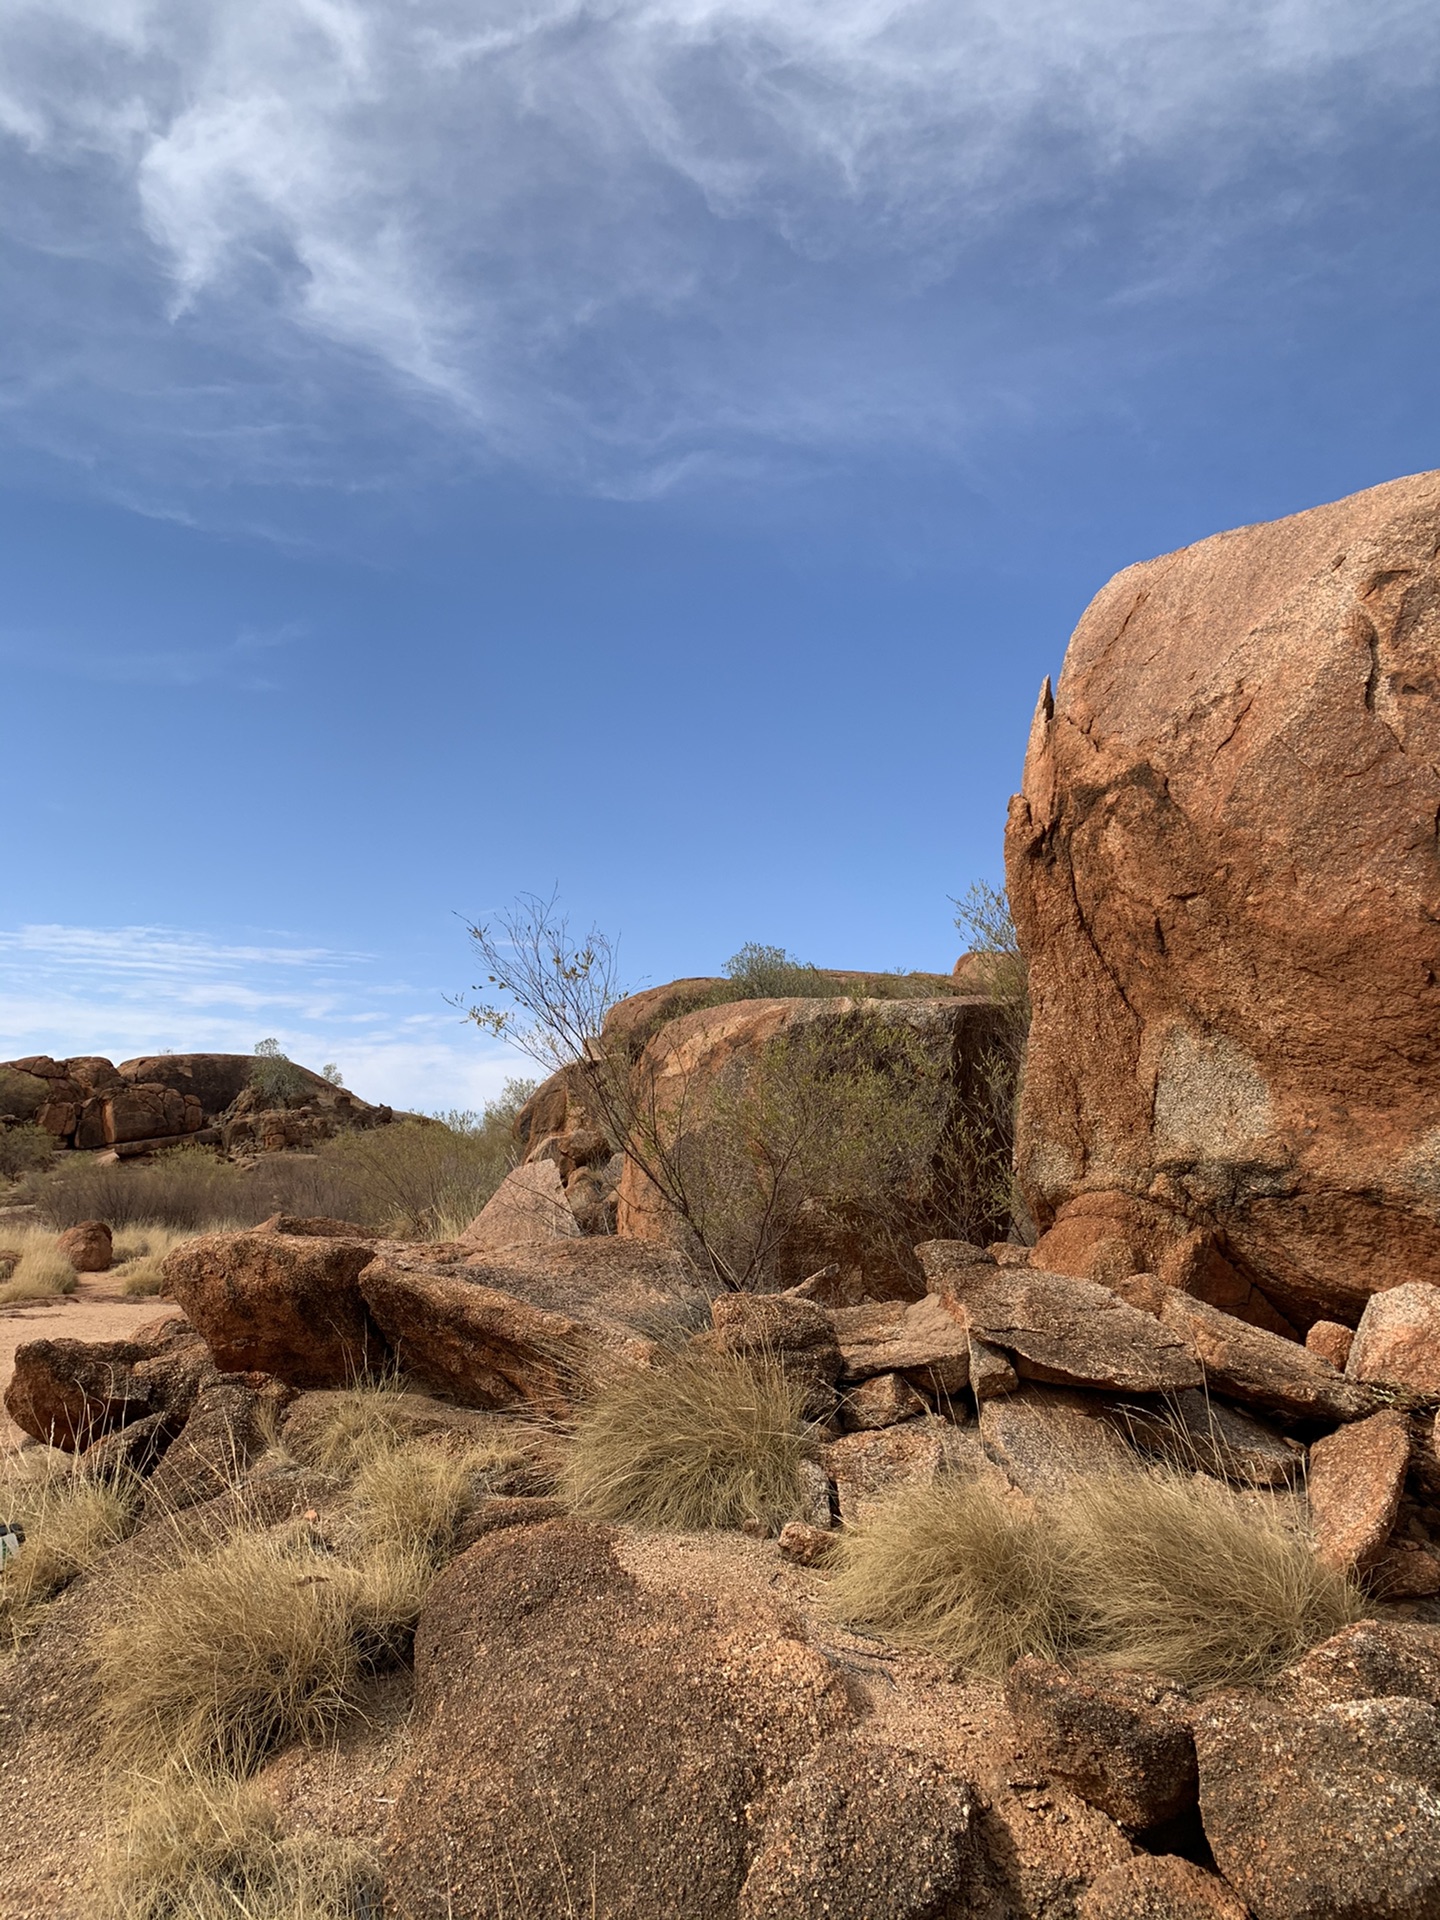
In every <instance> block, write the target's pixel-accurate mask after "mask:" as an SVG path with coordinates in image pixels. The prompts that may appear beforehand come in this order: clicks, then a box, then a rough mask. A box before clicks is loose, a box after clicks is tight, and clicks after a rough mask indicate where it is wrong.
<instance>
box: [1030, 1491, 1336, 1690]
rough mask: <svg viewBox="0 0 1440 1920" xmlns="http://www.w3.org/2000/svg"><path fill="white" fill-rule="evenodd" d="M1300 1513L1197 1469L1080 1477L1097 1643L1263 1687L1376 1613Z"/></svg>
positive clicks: (1121, 1657) (1209, 1680)
mask: <svg viewBox="0 0 1440 1920" xmlns="http://www.w3.org/2000/svg"><path fill="white" fill-rule="evenodd" d="M1293 1516H1294V1509H1293V1508H1291V1507H1290V1506H1289V1505H1288V1503H1287V1502H1286V1500H1285V1497H1284V1496H1283V1495H1282V1496H1280V1497H1278V1498H1275V1497H1271V1496H1268V1495H1266V1494H1263V1493H1257V1492H1240V1491H1237V1490H1235V1489H1234V1488H1231V1487H1227V1486H1224V1485H1223V1484H1222V1483H1221V1482H1219V1481H1218V1480H1210V1479H1207V1478H1205V1477H1204V1476H1203V1475H1199V1474H1196V1475H1191V1476H1188V1477H1182V1476H1180V1475H1176V1474H1165V1473H1145V1474H1135V1475H1131V1476H1129V1477H1126V1478H1119V1477H1117V1478H1114V1479H1102V1480H1087V1481H1081V1482H1080V1483H1079V1484H1078V1485H1077V1487H1076V1489H1075V1491H1074V1493H1073V1495H1072V1496H1071V1498H1070V1501H1069V1502H1068V1506H1067V1510H1066V1514H1065V1521H1064V1532H1065V1534H1066V1537H1067V1540H1068V1543H1069V1556H1070V1560H1071V1564H1072V1566H1073V1569H1074V1578H1075V1580H1076V1582H1077V1585H1078V1590H1079V1592H1080V1593H1081V1594H1083V1596H1084V1604H1085V1607H1086V1609H1087V1612H1088V1619H1087V1622H1086V1633H1087V1638H1088V1640H1089V1642H1090V1644H1091V1646H1092V1648H1093V1650H1094V1651H1095V1652H1096V1653H1097V1654H1098V1655H1100V1657H1102V1658H1104V1659H1109V1660H1112V1661H1114V1662H1115V1663H1116V1664H1117V1665H1124V1666H1128V1667H1140V1668H1144V1669H1146V1670H1147V1671H1149V1672H1152V1673H1162V1674H1166V1675H1169V1676H1170V1677H1171V1678H1173V1679H1176V1680H1182V1681H1184V1682H1186V1683H1187V1684H1188V1685H1190V1686H1194V1687H1198V1688H1201V1689H1206V1688H1212V1687H1220V1686H1260V1685H1262V1684H1263V1683H1264V1682H1265V1681H1266V1680H1268V1679H1269V1678H1270V1677H1271V1676H1272V1675H1273V1674H1275V1673H1278V1672H1279V1671H1280V1669H1281V1668H1282V1667H1285V1666H1288V1665H1289V1663H1290V1662H1291V1661H1292V1660H1294V1659H1297V1658H1298V1657H1299V1655H1300V1654H1302V1653H1303V1652H1304V1651H1305V1649H1306V1648H1307V1647H1311V1646H1314V1645H1315V1644H1316V1643H1317V1642H1319V1641H1321V1640H1327V1639H1328V1638H1329V1637H1330V1635H1331V1634H1332V1633H1337V1632H1338V1631H1339V1630H1340V1628H1341V1627H1343V1626H1346V1625H1348V1623H1349V1622H1350V1621H1352V1620H1358V1619H1360V1618H1361V1617H1362V1616H1363V1615H1364V1614H1365V1613H1366V1612H1367V1611H1369V1609H1368V1608H1367V1606H1366V1603H1365V1600H1364V1597H1363V1595H1362V1594H1361V1593H1360V1591H1359V1589H1358V1588H1357V1587H1356V1586H1355V1585H1354V1584H1353V1583H1352V1582H1350V1581H1347V1580H1345V1579H1344V1578H1342V1577H1341V1576H1340V1575H1339V1574H1336V1573H1332V1572H1330V1571H1329V1570H1328V1569H1327V1568H1325V1567H1323V1566H1322V1565H1321V1564H1320V1562H1319V1561H1318V1560H1317V1559H1316V1557H1315V1552H1314V1548H1313V1544H1312V1542H1311V1541H1310V1539H1309V1538H1308V1537H1307V1535H1306V1534H1305V1533H1304V1532H1303V1531H1302V1530H1301V1528H1300V1527H1299V1525H1298V1524H1297V1522H1296V1520H1295V1518H1294V1517H1293Z"/></svg>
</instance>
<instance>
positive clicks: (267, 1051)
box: [250, 1040, 314, 1107]
mask: <svg viewBox="0 0 1440 1920" xmlns="http://www.w3.org/2000/svg"><path fill="white" fill-rule="evenodd" d="M250 1085H251V1086H252V1087H253V1088H254V1089H255V1091H256V1093H258V1094H259V1096H260V1098H261V1099H262V1100H263V1101H264V1102H265V1104H266V1105H267V1106H270V1107H283V1106H287V1105H288V1104H289V1103H290V1101H292V1100H300V1099H303V1098H304V1096H305V1095H306V1094H307V1093H310V1092H312V1091H313V1086H314V1083H313V1082H312V1081H311V1079H310V1077H309V1075H308V1074H306V1073H304V1072H303V1071H302V1070H301V1069H300V1068H299V1067H297V1066H296V1065H295V1063H294V1061H293V1060H291V1059H290V1057H289V1055H288V1054H286V1053H284V1052H282V1051H281V1047H280V1042H279V1041H278V1040H257V1041H256V1042H255V1064H254V1066H252V1067H251V1069H250Z"/></svg>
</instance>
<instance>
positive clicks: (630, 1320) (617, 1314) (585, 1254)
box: [415, 1234, 710, 1331]
mask: <svg viewBox="0 0 1440 1920" xmlns="http://www.w3.org/2000/svg"><path fill="white" fill-rule="evenodd" d="M415 1257H416V1258H417V1259H418V1260H420V1261H421V1262H422V1263H424V1262H425V1261H426V1260H427V1259H428V1258H429V1250H428V1249H426V1248H423V1247H422V1248H418V1249H416V1250H415ZM461 1271H462V1272H463V1274H464V1276H465V1277H466V1278H467V1279H470V1280H474V1281H476V1282H477V1283H478V1284H479V1285H481V1286H485V1287H497V1288H499V1290H500V1291H501V1292H502V1293H513V1294H515V1295H517V1296H518V1298H520V1299H522V1300H528V1301H529V1302H530V1303H531V1304H532V1306H537V1307H549V1308H551V1309H552V1310H553V1311H554V1312H556V1313H568V1314H572V1315H576V1316H579V1317H599V1318H603V1319H605V1320H608V1321H611V1322H613V1323H614V1324H615V1325H616V1326H634V1327H637V1328H641V1329H643V1328H645V1327H648V1326H649V1325H651V1324H652V1323H654V1324H663V1323H665V1322H666V1321H667V1320H673V1321H674V1322H675V1323H676V1324H677V1325H678V1324H681V1323H684V1324H685V1325H686V1326H687V1328H688V1330H690V1331H697V1330H698V1329H699V1328H700V1327H701V1326H703V1325H705V1324H706V1323H707V1322H708V1321H709V1318H710V1295H709V1293H708V1292H707V1291H706V1290H705V1289H703V1288H701V1287H699V1286H698V1285H697V1283H696V1279H695V1275H694V1272H693V1270H692V1269H691V1268H690V1266H689V1265H688V1263H687V1262H686V1261H685V1260H684V1259H683V1258H682V1256H681V1255H680V1254H678V1253H676V1252H675V1251H674V1250H673V1249H671V1248H669V1247H656V1246H648V1245H646V1244H645V1243H644V1242H643V1241H638V1240H622V1239H620V1238H619V1237H618V1236H616V1235H614V1234H602V1235H597V1236H588V1235H587V1236H585V1237H583V1238H581V1239H578V1240H571V1239H561V1240H551V1241H547V1242H544V1243H541V1244H537V1245H534V1246H526V1247H507V1248H506V1249H505V1250H504V1251H503V1252H501V1253H474V1252H469V1253H467V1256H466V1258H465V1263H464V1267H463V1269H462V1270H461Z"/></svg>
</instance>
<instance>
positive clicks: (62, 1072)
mask: <svg viewBox="0 0 1440 1920" xmlns="http://www.w3.org/2000/svg"><path fill="white" fill-rule="evenodd" d="M254 1067H255V1056H254V1055H253V1054H249V1053H160V1054H145V1055H142V1056H141V1057H140V1058H138V1059H135V1060H122V1061H121V1063H120V1065H119V1066H118V1067H117V1066H115V1065H113V1064H112V1063H111V1062H110V1061H109V1060H105V1059H102V1058H101V1057H100V1056H99V1055H96V1054H80V1055H77V1056H75V1057H74V1058H72V1059H69V1060H52V1059H51V1057H50V1056H49V1054H30V1055H27V1056H26V1057H25V1058H24V1059H21V1060H7V1061H4V1062H0V1125H3V1124H5V1123H6V1122H7V1121H9V1122H12V1123H13V1122H29V1123H32V1124H34V1125H37V1126H40V1127H43V1128H44V1130H45V1132H46V1133H48V1134H50V1135H51V1137H52V1138H53V1139H54V1141H55V1143H56V1145H57V1146H59V1147H67V1148H73V1149H77V1150H80V1151H86V1150H89V1151H94V1150H96V1149H99V1148H111V1149H113V1151H114V1152H116V1153H117V1154H119V1155H120V1157H121V1158H122V1159H124V1158H130V1157H131V1156H133V1155H136V1154H141V1153H153V1152H156V1151H158V1150H160V1149H162V1148H165V1147H172V1146H183V1145H186V1144H187V1143H191V1144H199V1145H223V1146H224V1147H225V1148H226V1149H227V1150H228V1151H231V1152H242V1151H247V1150H248V1151H254V1152H270V1151H276V1150H278V1149H281V1148H284V1147H303V1146H309V1145H313V1144H314V1143H315V1142H316V1141H318V1140H323V1139H326V1138H328V1137H329V1136H330V1135H332V1134H334V1133H336V1132H339V1131H341V1130H342V1129H344V1128H346V1127H366V1126H376V1125H383V1124H384V1123H385V1122H387V1121H389V1120H390V1119H391V1117H392V1114H391V1110H390V1108H389V1107H374V1106H371V1105H370V1104H369V1102H368V1101H365V1100H361V1099H359V1098H358V1097H357V1096H356V1095H355V1094H353V1093H350V1092H347V1090H346V1089H345V1088H344V1087H336V1086H333V1085H332V1084H331V1083H330V1081H328V1080H326V1079H325V1078H324V1077H323V1076H322V1075H320V1074H318V1073H312V1072H311V1071H310V1069H309V1068H308V1067H300V1066H295V1067H293V1072H294V1073H295V1075H296V1076H297V1078H298V1080H299V1081H300V1082H301V1083H302V1091H301V1092H299V1093H298V1094H297V1095H295V1096H294V1097H293V1098H292V1099H290V1100H288V1101H286V1102H285V1103H284V1105H276V1104H275V1102H274V1101H273V1100H269V1101H267V1099H266V1098H265V1097H264V1096H263V1095H262V1094H261V1093H260V1091H259V1090H258V1089H257V1088H256V1087H255V1086H253V1085H252V1084H251V1075H252V1073H253V1071H254Z"/></svg>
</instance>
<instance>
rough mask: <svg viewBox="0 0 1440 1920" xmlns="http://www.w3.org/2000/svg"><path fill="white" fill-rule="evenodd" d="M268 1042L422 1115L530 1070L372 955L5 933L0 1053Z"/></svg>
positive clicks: (279, 945)
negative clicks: (389, 974)
mask: <svg viewBox="0 0 1440 1920" xmlns="http://www.w3.org/2000/svg"><path fill="white" fill-rule="evenodd" d="M271 1035H273V1036H275V1037H276V1038H277V1039H279V1040H280V1042H281V1044H282V1045H283V1046H284V1047H285V1049H286V1051H287V1052H288V1053H290V1054H291V1056H292V1057H293V1058H295V1059H297V1060H301V1061H303V1062H304V1063H305V1064H306V1065H309V1066H319V1065H322V1064H324V1063H325V1062H326V1061H332V1060H333V1061H335V1062H336V1063H337V1064H338V1065H339V1066H340V1068H341V1071H342V1073H343V1074H344V1077H345V1080H346V1084H347V1085H349V1086H351V1087H353V1088H354V1089H355V1091H356V1092H357V1093H359V1094H360V1095H362V1096H363V1097H364V1098H366V1099H369V1100H375V1101H388V1102H389V1103H390V1104H391V1105H392V1106H397V1107H404V1108H411V1109H418V1110H421V1111H427V1112H429V1111H435V1110H439V1109H444V1108H448V1107H473V1106H480V1105H483V1104H484V1102H485V1101H486V1100H487V1099H489V1098H492V1097H493V1096H494V1095H495V1094H496V1093H498V1092H499V1090H500V1088H501V1086H502V1085H503V1083H504V1081H505V1080H506V1079H507V1078H509V1077H511V1076H514V1075H519V1074H523V1073H524V1072H525V1071H526V1068H525V1063H524V1062H523V1061H522V1060H520V1059H518V1058H517V1056H515V1055H514V1054H513V1053H512V1052H510V1051H509V1050H508V1049H506V1048H503V1047H499V1046H496V1045H495V1044H494V1043H493V1042H492V1041H487V1040H484V1039H482V1037H481V1036H480V1035H479V1034H478V1033H476V1032H475V1030H474V1029H473V1028H469V1027H467V1026H466V1025H465V1024H464V1023H463V1022H462V1021H461V1019H460V1016H459V1015H458V1013H456V1012H455V1011H454V1010H452V1009H450V1008H448V1007H447V1006H446V1005H445V1004H444V1002H443V1001H442V1000H441V998H440V995H439V993H438V992H433V993H432V992H428V991H425V990H422V989H419V988H416V987H414V986H411V985H410V984H408V983H406V982H404V981H396V980H393V979H388V978H386V977H385V975H384V974H383V973H382V971H381V969H380V967H379V964H378V962H377V961H376V959H375V957H374V956H373V955H370V954H367V953H363V952H346V951H341V950H335V949H330V948H324V947H309V946H302V945H298V944H293V943H291V944H286V943H283V942H276V941H268V940H264V941H234V942H231V941H221V940H215V939H211V938H208V937H207V936H205V935H203V934H198V933H193V932H186V931H183V930H177V929H174V928H164V927H79V926H56V925H50V926H27V927H18V928H14V929H11V930H0V1059H16V1058H21V1057H24V1056H25V1055H28V1054H34V1053H49V1054H53V1055H55V1056H56V1057H57V1058H64V1057H65V1056H67V1055H71V1054H81V1053H92V1054H93V1053H98V1054H104V1055H107V1056H108V1057H109V1058H111V1059H114V1060H121V1059H124V1058H127V1057H132V1056H134V1055H137V1054H143V1053H156V1052H160V1051H162V1050H165V1049H167V1048H168V1049H171V1050H173V1051H175V1052H177V1053H194V1052H219V1053H248V1052H250V1051H251V1049H252V1048H253V1047H254V1045H255V1043H256V1041H257V1040H260V1039H262V1038H267V1037H269V1036H271Z"/></svg>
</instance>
